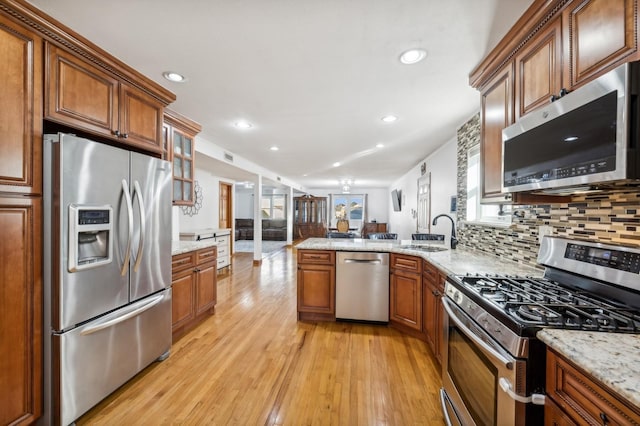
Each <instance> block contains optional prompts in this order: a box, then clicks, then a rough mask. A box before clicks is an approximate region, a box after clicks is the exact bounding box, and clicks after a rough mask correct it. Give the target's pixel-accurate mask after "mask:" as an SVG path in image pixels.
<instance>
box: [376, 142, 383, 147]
mask: <svg viewBox="0 0 640 426" xmlns="http://www.w3.org/2000/svg"><path fill="white" fill-rule="evenodd" d="M376 148H384V144H383V143H379V144H377V145H376Z"/></svg>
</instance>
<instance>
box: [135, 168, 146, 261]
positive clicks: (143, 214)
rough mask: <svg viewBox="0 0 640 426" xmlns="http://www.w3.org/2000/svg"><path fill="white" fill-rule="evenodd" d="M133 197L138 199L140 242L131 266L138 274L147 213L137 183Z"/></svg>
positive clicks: (136, 183) (136, 182)
mask: <svg viewBox="0 0 640 426" xmlns="http://www.w3.org/2000/svg"><path fill="white" fill-rule="evenodd" d="M133 190H134V192H133V195H134V196H137V197H136V198H137V199H138V207H140V240H139V241H138V243H139V244H138V254H137V255H136V261H135V263H134V265H133V272H138V267H139V266H140V262H141V261H142V255H143V252H144V238H145V234H146V229H147V225H146V224H147V222H146V221H147V220H146V215H147V212H146V210H145V208H144V200H143V199H142V191H141V190H140V183H138V181H137V180H136V181H134V182H133Z"/></svg>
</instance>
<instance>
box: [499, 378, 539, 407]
mask: <svg viewBox="0 0 640 426" xmlns="http://www.w3.org/2000/svg"><path fill="white" fill-rule="evenodd" d="M498 383H499V384H500V387H501V388H502V390H503V391H505V393H506V394H507V395H509V396H510V397H511V398H513V399H514V400H516V401H518V402H522V403H523V404H529V403H532V404H535V405H544V403H545V396H544V395H543V394H540V393H532V394H531V395H529V396H520V395H518V394H517V393H515V392H514V391H513V385H512V384H511V382H510V381H509V379H507V378H506V377H500V379H499V380H498Z"/></svg>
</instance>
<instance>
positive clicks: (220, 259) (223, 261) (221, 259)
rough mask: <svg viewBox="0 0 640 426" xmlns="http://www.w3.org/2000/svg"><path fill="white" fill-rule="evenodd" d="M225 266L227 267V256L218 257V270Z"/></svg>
mask: <svg viewBox="0 0 640 426" xmlns="http://www.w3.org/2000/svg"><path fill="white" fill-rule="evenodd" d="M227 265H229V256H220V257H218V263H217V265H216V266H217V267H218V269H220V268H224V267H225V266H227Z"/></svg>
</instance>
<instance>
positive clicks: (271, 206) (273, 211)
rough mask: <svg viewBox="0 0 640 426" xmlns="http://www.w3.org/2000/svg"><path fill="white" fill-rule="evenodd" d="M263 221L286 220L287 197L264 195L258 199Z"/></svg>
mask: <svg viewBox="0 0 640 426" xmlns="http://www.w3.org/2000/svg"><path fill="white" fill-rule="evenodd" d="M260 208H261V210H262V218H263V219H286V218H287V196H286V195H284V194H265V195H262V198H261V199H260Z"/></svg>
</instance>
